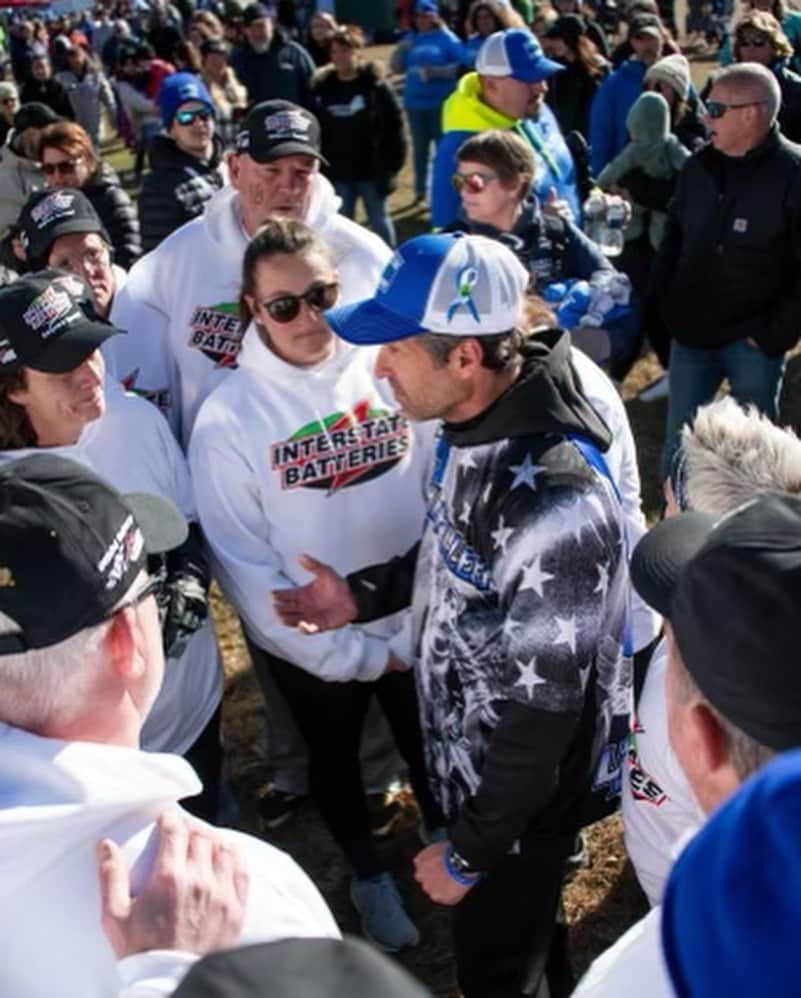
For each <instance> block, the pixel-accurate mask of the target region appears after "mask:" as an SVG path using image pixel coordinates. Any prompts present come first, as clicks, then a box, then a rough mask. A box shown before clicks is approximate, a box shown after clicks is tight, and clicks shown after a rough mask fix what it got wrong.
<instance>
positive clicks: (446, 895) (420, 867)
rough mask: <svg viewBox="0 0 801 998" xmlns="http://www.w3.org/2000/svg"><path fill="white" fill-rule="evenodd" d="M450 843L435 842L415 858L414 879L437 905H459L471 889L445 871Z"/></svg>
mask: <svg viewBox="0 0 801 998" xmlns="http://www.w3.org/2000/svg"><path fill="white" fill-rule="evenodd" d="M448 846H450V842H435V843H434V845H431V846H426V847H425V849H423V850H421V851H420V852H419V853H418V854H417V855H416V856H415V857H414V879H415V880H416V881H417V883H418V884H419V885H420V886H421V887H422V888H423V890H424V891H425V892H426V894H427V895H428V896H429V897H430V898H431V900H432V901H435V902H436V903H437V904H447V905H454V904H458V903H459V902H460V901H461V900H462V898H463V897H464V896H465V894H467V892H468V891H469V890H470V889H471V888H470V887H467V886H466V885H465V886H463V885H462V884H458V883H457V882H456V881H455V880H454V879H453V877H451V876H449V875H448V872H447V870H446V869H445V850H446V849H447V848H448Z"/></svg>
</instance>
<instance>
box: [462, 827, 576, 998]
mask: <svg viewBox="0 0 801 998" xmlns="http://www.w3.org/2000/svg"><path fill="white" fill-rule="evenodd" d="M573 841H574V836H572V835H571V836H570V837H569V838H564V839H559V840H556V841H554V842H553V843H552V844H548V845H547V846H546V845H542V844H528V845H526V844H524V845H523V846H522V848H521V851H520V853H519V854H517V855H509V856H505V857H504V858H503V860H501V862H500V863H499V864H498V866H496V867H495V869H494V870H493V871H492V873H491V874H490V875H489V876H488V877H487V878H486V879H485V880H483V881H482V882H481V883H479V884H478V886H476V887H474V888H473V889H472V890H471V891H470V892H469V894H467V895H466V897H465V898H464V900H463V901H461V902H460V903H459V904H458V905H457V906H456V907H455V908H454V910H453V937H454V952H455V956H456V971H457V977H458V981H459V987H460V988H461V991H462V994H463V995H464V998H521V996H523V995H531V996H536V998H541V996H543V995H548V996H549V998H562V996H567V995H569V994H570V992H571V991H572V990H573V985H574V982H573V979H572V974H571V973H570V969H569V964H568V960H567V950H566V933H565V930H564V926H563V925H561V924H557V914H558V912H559V901H560V898H561V894H562V878H563V876H564V869H565V860H566V858H567V856H568V855H569V853H570V851H571V849H572V847H573Z"/></svg>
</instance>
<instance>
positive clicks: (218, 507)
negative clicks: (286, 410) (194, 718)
mask: <svg viewBox="0 0 801 998" xmlns="http://www.w3.org/2000/svg"><path fill="white" fill-rule="evenodd" d="M204 438H205V434H204V433H202V432H200V433H198V432H195V433H194V434H193V436H192V441H191V444H190V448H189V461H190V469H191V473H192V481H193V485H194V490H195V503H196V506H197V511H198V515H199V517H200V523H201V525H202V527H203V531H204V534H205V537H206V540H207V542H208V544H209V546H210V548H211V552H212V561H213V568H214V575H215V577H216V579H217V582H218V583H219V585H220V587H221V588H222V590H223V592H224V593H225V595H226V597H227V598H228V599H229V600H230V602H231V603H232V604H233V605H234V607H235V608H236V610H237V612H238V613H239V614H240V616H241V617H242V620H243V622H244V624H245V628H246V630H247V632H248V634H249V635H250V637H251V638H252V639H253V640H254V641H255V642H256V644H257V645H259V646H260V647H262V648H264V649H266V650H267V651H269V652H270V653H271V654H273V655H276V656H278V657H279V658H284V659H286V660H287V661H289V662H292V663H293V664H295V665H297V666H299V667H300V668H302V669H305V670H306V671H307V672H310V673H312V674H313V675H315V676H317V677H319V678H320V679H323V680H325V681H327V682H331V681H333V682H348V681H350V680H352V679H358V680H362V681H367V682H369V681H372V680H374V679H377V678H378V677H379V676H381V675H382V673H383V672H384V670H385V668H386V664H387V659H388V656H389V648H388V644H387V641H386V639H384V638H380V637H377V636H375V635H370V634H366V633H364V631H362V630H360V629H359V628H355V627H343V628H341V629H340V630H337V631H329V632H326V633H324V634H315V635H304V634H301V633H300V632H298V631H297V630H295V629H294V628H291V627H285V626H284V625H283V624H281V623H280V622H279V621H278V619H277V617H276V616H275V614H274V613H273V609H272V601H271V599H270V593H271V591H272V590H273V589H284V588H287V587H289V586H294V585H295V584H296V583H295V582H294V581H293V579H292V578H291V577H290V576H289V575H288V574H287V572H286V570H285V566H284V564H283V559H282V556H281V554H280V552H279V551H278V550H277V549H276V548H275V547H274V546H273V544H271V542H270V531H271V527H270V521H269V518H268V516H267V512H266V511H265V510H264V509H263V508H262V503H261V501H260V496H259V492H258V487H257V484H256V477H255V474H254V473H253V471H252V469H251V468H250V467H249V465H248V462H247V459H246V458H245V456H244V455H243V454H241V453H238V452H237V450H236V444H235V441H233V440H231V439H227V440H226V445H227V446H226V449H225V450H222V449H220V448H218V447H215V446H213V445H210V444H209V442H207V441H206V440H205V439H204ZM298 527H299V529H301V528H302V524H298Z"/></svg>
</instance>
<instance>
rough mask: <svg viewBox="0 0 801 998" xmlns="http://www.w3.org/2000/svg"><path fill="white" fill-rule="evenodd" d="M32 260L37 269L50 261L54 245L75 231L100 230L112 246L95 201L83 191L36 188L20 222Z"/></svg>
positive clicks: (99, 232)
mask: <svg viewBox="0 0 801 998" xmlns="http://www.w3.org/2000/svg"><path fill="white" fill-rule="evenodd" d="M17 224H18V225H19V226H20V229H21V230H22V232H21V234H20V238H21V240H22V244H23V246H24V247H25V252H26V254H27V258H28V263H29V265H30V266H32V267H33V268H34V269H35V268H37V267H41V266H44V265H45V264H46V263H47V254H48V253H49V251H50V247H51V246H52V245H53V243H54V242H55V241H56V239H58V237H59V236H66V235H69V234H70V233H73V232H96V233H97V234H98V235H99V236H100V237H101V238H102V239H103V241H104V242H105V243H106V245H108V246H111V239H110V237H109V234H108V232H107V231H106V227H105V226H104V225H103V223H102V222H101V221H100V216H99V215H98V214H97V212H96V211H95V209H94V206H93V205H92V202H91V201H90V200H89V198H87V196H86V195H85V194H84V193H83V192H82V191H79V190H73V189H71V188H69V187H65V188H62V189H60V190H53V191H50V190H43V191H34V192H33V194H31V196H30V197H29V198H28V200H27V201H26V202H25V204H24V206H23V208H22V211H21V212H20V215H19V220H18V223H17Z"/></svg>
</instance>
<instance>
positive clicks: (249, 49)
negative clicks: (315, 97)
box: [231, 3, 315, 106]
mask: <svg viewBox="0 0 801 998" xmlns="http://www.w3.org/2000/svg"><path fill="white" fill-rule="evenodd" d="M242 30H243V32H244V35H245V37H244V39H243V40H242V42H241V43H240V44H239V45H237V46H236V48H235V49H234V50H233V51H232V52H231V66H232V67H233V69H234V72H235V73H236V76H237V79H238V80H239V81H240V82H241V83H243V84H244V85H245V87H246V88H247V92H248V102H249V103H250V104H257V103H258V102H259V101H264V100H267V98H269V97H279V98H281V99H283V100H290V101H292V102H293V103H295V104H303V105H307V106H308V105H309V103H310V100H309V82H310V80H311V78H312V75H313V74H314V68H315V67H314V62H313V60H312V57H311V56H310V55H309V53H308V52H307V51H306V49H305V48H303V46H302V45H299V44H298V43H297V42H294V41H292V39H291V38H290V37H289V36H288V35H287V34H285V33H284V31H282V29H281V28H279V27H278V26H277V25H276V24H275V20H274V17H273V14H272V11H271V10H270V8H268V7H266V6H265V5H264V4H262V3H251V4H250V5H249V6H247V7H245V9H244V11H243V12H242Z"/></svg>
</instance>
